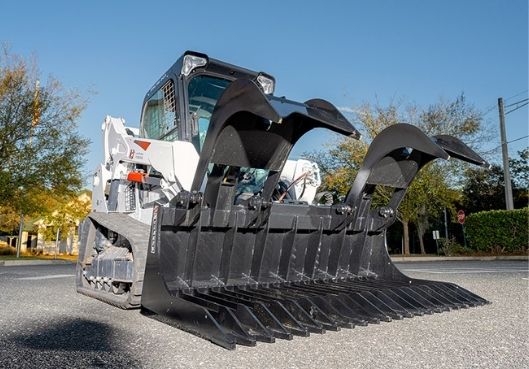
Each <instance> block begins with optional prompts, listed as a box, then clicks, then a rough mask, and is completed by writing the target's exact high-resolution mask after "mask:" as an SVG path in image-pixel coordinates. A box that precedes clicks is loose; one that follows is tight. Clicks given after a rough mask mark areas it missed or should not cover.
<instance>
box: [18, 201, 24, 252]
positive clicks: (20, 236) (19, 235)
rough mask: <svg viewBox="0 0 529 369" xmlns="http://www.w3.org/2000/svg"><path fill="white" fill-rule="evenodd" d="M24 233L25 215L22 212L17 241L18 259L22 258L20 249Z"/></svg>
mask: <svg viewBox="0 0 529 369" xmlns="http://www.w3.org/2000/svg"><path fill="white" fill-rule="evenodd" d="M23 232H24V213H23V212H22V211H21V212H20V224H19V226H18V240H17V259H18V258H19V257H20V249H21V248H22V233H23Z"/></svg>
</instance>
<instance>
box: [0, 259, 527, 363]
mask: <svg viewBox="0 0 529 369" xmlns="http://www.w3.org/2000/svg"><path fill="white" fill-rule="evenodd" d="M399 267H400V268H401V269H402V270H403V271H404V272H405V273H406V274H409V275H411V276H413V277H417V278H425V279H433V280H444V281H450V282H455V283H457V284H460V285H461V286H463V287H465V288H467V289H469V290H471V291H473V292H475V293H477V294H479V295H481V296H483V297H485V298H486V299H488V300H490V301H492V304H491V305H487V306H484V307H478V308H472V309H465V310H458V311H451V312H449V313H443V314H434V315H429V316H423V317H415V318H413V319H404V320H401V321H394V322H391V323H381V324H378V325H369V326H367V327H356V328H354V329H343V330H341V331H340V332H328V333H326V334H323V335H318V334H311V336H310V337H308V338H300V337H295V338H294V340H292V341H284V340H277V341H276V343H274V344H265V343H259V344H258V345H257V347H242V346H238V347H237V349H236V350H235V351H227V350H224V349H222V348H220V347H217V346H215V345H213V344H211V343H209V342H208V341H205V340H202V339H200V338H198V337H195V336H193V335H190V334H188V333H185V332H182V331H179V330H177V329H175V328H172V327H169V326H167V325H165V324H162V323H160V322H158V321H155V320H152V319H149V318H147V317H145V316H142V315H141V314H140V313H139V312H138V311H123V310H119V309H116V308H113V307H111V306H108V305H105V304H103V303H100V302H98V301H95V300H92V299H90V298H87V297H84V296H81V295H78V294H76V293H75V290H74V278H73V274H74V266H73V265H50V266H23V267H0V312H1V314H0V367H2V368H67V367H68V368H114V367H127V368H136V367H138V368H190V367H193V368H194V367H201V368H319V367H325V368H338V367H339V368H471V367H479V368H528V367H529V355H528V352H529V293H528V291H529V281H528V275H529V273H528V264H527V262H524V261H521V262H518V261H491V262H485V261H480V262H424V263H415V262H413V263H411V262H407V263H402V264H399Z"/></svg>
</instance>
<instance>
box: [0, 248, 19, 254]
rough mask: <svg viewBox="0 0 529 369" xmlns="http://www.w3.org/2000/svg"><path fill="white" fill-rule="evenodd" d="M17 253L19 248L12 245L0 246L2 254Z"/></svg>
mask: <svg viewBox="0 0 529 369" xmlns="http://www.w3.org/2000/svg"><path fill="white" fill-rule="evenodd" d="M16 253H17V249H16V248H14V247H11V246H6V247H0V256H4V255H15V254H16Z"/></svg>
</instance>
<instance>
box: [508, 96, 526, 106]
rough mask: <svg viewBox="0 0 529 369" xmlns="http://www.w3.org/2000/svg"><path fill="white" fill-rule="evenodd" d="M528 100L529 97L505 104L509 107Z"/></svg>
mask: <svg viewBox="0 0 529 369" xmlns="http://www.w3.org/2000/svg"><path fill="white" fill-rule="evenodd" d="M527 100H529V98H526V99H522V100H518V101H516V102H513V103H511V104H509V105H505V106H504V108H509V107H511V106H513V105H518V104H520V103H523V102H526V101H527Z"/></svg>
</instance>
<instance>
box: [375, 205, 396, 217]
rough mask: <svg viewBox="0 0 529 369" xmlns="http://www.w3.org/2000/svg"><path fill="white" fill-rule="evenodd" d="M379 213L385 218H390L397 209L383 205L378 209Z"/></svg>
mask: <svg viewBox="0 0 529 369" xmlns="http://www.w3.org/2000/svg"><path fill="white" fill-rule="evenodd" d="M378 213H379V214H380V215H381V216H382V217H383V218H389V217H392V216H393V215H394V214H395V211H394V210H393V209H392V208H390V207H389V206H383V207H381V208H380V209H379V210H378Z"/></svg>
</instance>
